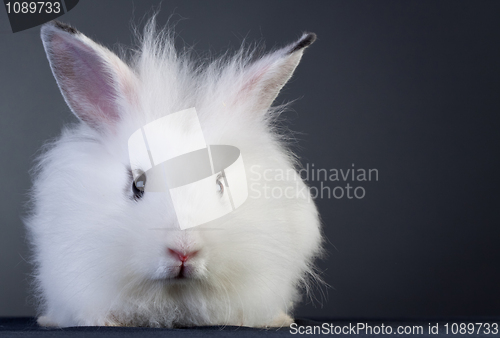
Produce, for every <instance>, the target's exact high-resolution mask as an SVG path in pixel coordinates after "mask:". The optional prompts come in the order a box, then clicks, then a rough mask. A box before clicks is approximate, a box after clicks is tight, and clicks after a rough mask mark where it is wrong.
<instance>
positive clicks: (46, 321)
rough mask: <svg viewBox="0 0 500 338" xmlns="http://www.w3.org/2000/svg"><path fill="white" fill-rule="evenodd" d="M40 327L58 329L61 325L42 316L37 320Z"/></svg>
mask: <svg viewBox="0 0 500 338" xmlns="http://www.w3.org/2000/svg"><path fill="white" fill-rule="evenodd" d="M36 322H37V323H38V325H40V326H45V327H58V326H59V325H58V324H56V323H55V321H53V320H52V319H50V317H49V316H40V317H38V319H37V320H36Z"/></svg>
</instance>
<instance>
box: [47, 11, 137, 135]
mask: <svg viewBox="0 0 500 338" xmlns="http://www.w3.org/2000/svg"><path fill="white" fill-rule="evenodd" d="M41 36H42V41H43V46H44V48H45V52H46V53H47V58H48V59H49V63H50V67H51V68H52V73H53V74H54V77H55V78H56V80H57V84H58V85H59V89H60V90H61V92H62V94H63V96H64V99H65V101H66V103H67V104H68V106H69V107H70V108H71V110H72V111H73V113H74V114H75V115H76V116H77V117H78V118H79V119H80V120H82V121H85V122H86V123H87V124H89V125H90V126H92V127H94V128H96V129H98V130H100V131H105V130H109V129H113V126H114V125H115V124H116V123H117V122H118V121H119V120H120V118H121V116H122V115H123V110H124V109H123V108H124V104H126V103H127V101H128V102H131V101H133V95H134V91H133V83H134V79H135V77H134V74H133V72H132V71H131V70H130V69H129V67H128V66H127V65H126V64H125V63H124V62H123V61H121V60H120V58H118V57H117V56H116V55H115V54H114V53H112V52H111V51H109V50H108V49H106V48H104V47H102V46H100V45H98V44H97V43H95V42H94V41H92V40H91V39H89V38H87V37H86V36H85V35H83V34H82V33H80V32H78V31H77V30H76V29H74V28H73V27H71V26H69V25H66V24H63V23H60V22H57V21H51V22H49V23H47V24H45V25H43V26H42V31H41Z"/></svg>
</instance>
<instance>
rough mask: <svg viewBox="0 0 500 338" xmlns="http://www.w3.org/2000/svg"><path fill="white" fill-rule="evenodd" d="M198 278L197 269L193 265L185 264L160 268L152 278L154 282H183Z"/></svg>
mask: <svg viewBox="0 0 500 338" xmlns="http://www.w3.org/2000/svg"><path fill="white" fill-rule="evenodd" d="M196 278H197V275H196V268H195V267H194V266H193V265H192V264H185V263H182V264H179V265H176V266H160V267H158V269H157V270H156V271H155V272H154V273H153V276H152V279H153V280H159V281H165V282H177V281H181V282H182V281H189V280H192V279H196Z"/></svg>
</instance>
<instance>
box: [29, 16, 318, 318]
mask: <svg viewBox="0 0 500 338" xmlns="http://www.w3.org/2000/svg"><path fill="white" fill-rule="evenodd" d="M41 35H42V40H43V43H44V47H45V50H46V52H47V55H48V59H49V61H50V64H51V67H52V70H53V72H54V75H55V77H56V80H57V82H58V85H59V87H60V89H61V91H62V93H63V96H64V98H65V100H66V102H67V103H68V105H69V107H70V108H71V110H72V111H73V113H75V115H76V116H77V117H78V118H79V119H80V120H81V122H79V123H78V124H75V125H72V126H68V127H66V128H65V129H64V130H63V132H62V135H61V136H60V137H59V138H58V139H57V140H55V141H54V142H52V143H51V144H50V145H49V146H48V147H47V149H46V150H45V151H44V153H43V155H42V156H41V157H40V159H39V162H38V164H37V166H36V168H35V170H34V187H33V191H32V208H31V212H30V216H29V217H28V218H27V220H26V226H27V228H28V232H29V236H30V241H31V245H32V249H33V261H34V265H35V267H36V270H35V279H36V293H37V296H38V297H39V299H40V315H41V316H40V317H39V323H40V324H41V325H47V326H51V325H53V326H75V325H123V326H153V327H172V326H192V325H245V326H253V327H270V326H282V325H288V324H290V323H291V321H292V319H291V317H290V315H292V310H293V307H294V305H295V304H296V302H297V301H299V299H300V290H303V289H304V287H306V284H307V280H308V279H309V278H310V276H312V275H314V272H313V260H314V259H315V258H316V257H317V256H318V255H319V254H320V253H321V230H320V221H319V217H318V213H317V210H316V207H315V205H314V203H313V202H312V200H311V199H310V196H309V195H308V194H307V192H306V194H305V195H304V194H298V196H297V198H264V196H262V197H261V198H255V193H252V192H251V193H250V197H249V198H248V200H247V201H246V202H245V204H244V205H243V206H241V207H240V208H238V209H237V210H236V211H234V212H232V213H230V214H228V215H226V216H224V217H223V218H221V219H218V220H215V221H213V222H211V223H209V224H206V225H201V226H198V227H195V228H192V229H188V230H185V231H181V230H179V228H178V226H177V224H176V218H175V214H173V213H172V208H171V206H170V201H169V200H167V199H166V198H163V197H162V198H158V197H157V196H154V194H148V193H146V194H145V195H144V196H143V197H142V198H141V199H140V200H134V199H133V198H132V196H133V193H132V188H131V187H132V178H131V175H130V172H129V170H130V169H129V163H128V153H127V140H128V137H129V136H130V135H131V134H132V133H133V132H134V131H135V130H137V129H138V128H139V127H141V126H143V125H144V124H146V123H147V122H150V121H153V120H155V119H157V118H159V117H161V116H164V115H166V114H169V113H173V112H177V111H179V110H183V109H186V108H189V107H196V109H197V111H198V115H199V119H200V122H201V126H202V129H203V133H204V136H205V139H206V141H207V143H208V144H229V145H234V146H236V147H238V148H239V149H240V150H241V152H242V155H243V159H244V163H245V168H246V171H247V175H248V176H249V177H248V179H249V184H254V186H253V189H258V188H256V187H257V185H258V184H259V183H261V184H264V183H266V184H267V185H268V186H270V187H279V188H280V189H281V190H282V191H284V190H285V189H286V188H287V187H290V188H289V190H288V191H289V192H290V189H293V191H296V190H297V189H301V188H303V187H304V186H305V184H304V183H303V182H302V181H301V180H298V181H295V180H293V179H291V178H289V179H287V180H273V181H264V177H263V176H261V178H260V180H256V177H257V176H258V175H256V174H255V173H256V172H259V173H261V174H262V173H263V172H264V170H266V169H272V170H274V171H276V170H283V171H285V170H293V168H294V167H295V166H296V161H295V158H294V155H293V154H292V153H291V152H290V150H288V149H287V147H286V144H285V142H284V139H285V138H284V137H283V135H282V134H280V133H278V132H277V130H276V128H275V126H274V125H273V121H274V119H275V117H276V114H278V113H279V109H276V108H270V106H271V103H272V101H273V100H274V98H275V97H276V95H277V94H278V92H279V90H280V89H281V87H282V86H283V85H284V84H285V83H286V82H287V81H288V79H289V78H290V77H291V75H292V73H293V71H294V69H295V67H296V66H297V64H298V63H299V61H300V58H301V56H302V53H303V50H304V47H307V45H309V44H310V43H312V41H314V35H313V34H305V35H304V36H302V38H301V39H300V40H299V41H297V42H296V43H294V44H291V45H289V46H286V47H285V48H282V49H279V50H276V51H274V52H272V53H270V54H267V55H264V56H261V57H259V58H257V57H256V53H255V52H254V51H251V50H248V49H242V50H241V51H239V52H237V53H236V54H235V55H234V56H230V57H227V56H226V57H224V58H221V59H217V60H212V61H210V60H208V61H204V62H199V61H198V62H194V61H192V60H191V58H190V57H189V54H186V53H183V54H180V53H178V52H176V50H175V49H174V46H173V41H172V39H171V37H170V33H168V32H155V29H154V22H153V21H151V22H150V23H149V24H148V25H147V27H146V29H145V33H144V35H143V37H142V41H141V46H140V48H139V50H138V51H136V52H135V53H134V55H133V56H132V57H131V58H130V60H129V62H128V63H129V65H127V64H126V63H125V62H123V61H122V60H121V59H120V58H118V56H116V55H115V54H114V53H112V52H110V51H109V50H107V49H106V48H104V47H102V46H100V45H98V44H96V43H95V42H93V41H92V40H90V39H89V38H87V37H86V36H84V35H83V34H81V33H80V32H77V31H76V30H74V29H72V28H71V27H69V26H66V25H63V24H60V23H56V22H51V23H48V24H45V25H44V26H43V27H42V33H41ZM179 132H182V131H181V130H165V133H168V134H169V135H172V138H171V139H172V144H169V145H168V147H171V148H172V149H175V148H176V147H181V146H182V145H181V144H176V142H175V135H176V133H179ZM268 176H269V175H268ZM295 178H296V177H295ZM255 183H257V185H255ZM215 189H216V186H215V183H214V191H215ZM306 191H307V190H306ZM185 207H186V208H190V206H189V205H186V206H185ZM168 248H173V249H176V250H179V251H194V250H199V253H198V254H197V255H196V256H195V257H193V258H192V259H190V260H189V261H188V262H187V263H186V275H187V277H188V278H184V279H182V280H178V279H175V278H174V277H175V273H176V272H175V271H176V270H175V269H176V267H178V265H179V262H178V261H176V260H175V258H174V257H172V256H171V255H169V254H168Z"/></svg>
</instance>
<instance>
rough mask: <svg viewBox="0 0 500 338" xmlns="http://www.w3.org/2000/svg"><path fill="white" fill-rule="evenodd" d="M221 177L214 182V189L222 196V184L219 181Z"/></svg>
mask: <svg viewBox="0 0 500 338" xmlns="http://www.w3.org/2000/svg"><path fill="white" fill-rule="evenodd" d="M221 179H222V177H220V176H219V177H217V180H216V181H215V184H216V189H217V192H218V193H219V194H221V195H222V194H224V184H223V183H222V181H221Z"/></svg>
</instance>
